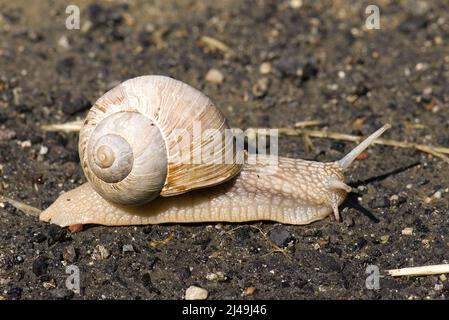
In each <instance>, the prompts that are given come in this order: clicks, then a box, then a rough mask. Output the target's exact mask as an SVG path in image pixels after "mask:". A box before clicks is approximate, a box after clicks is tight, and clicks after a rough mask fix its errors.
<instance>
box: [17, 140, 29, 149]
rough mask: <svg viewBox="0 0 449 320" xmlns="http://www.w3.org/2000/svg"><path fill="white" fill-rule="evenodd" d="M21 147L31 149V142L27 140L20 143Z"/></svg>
mask: <svg viewBox="0 0 449 320" xmlns="http://www.w3.org/2000/svg"><path fill="white" fill-rule="evenodd" d="M19 143H20V146H21V147H22V148H29V147H31V141H30V140H25V141H20V142H19Z"/></svg>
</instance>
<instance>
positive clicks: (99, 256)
mask: <svg viewBox="0 0 449 320" xmlns="http://www.w3.org/2000/svg"><path fill="white" fill-rule="evenodd" d="M131 248H132V246H131ZM124 252H125V251H124ZM110 255H111V253H110V252H109V250H108V249H106V248H105V247H104V246H103V245H101V244H99V245H97V246H96V247H95V249H94V253H93V254H92V259H94V260H105V259H107V258H109V256H110Z"/></svg>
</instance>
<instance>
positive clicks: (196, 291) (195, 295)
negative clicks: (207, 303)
mask: <svg viewBox="0 0 449 320" xmlns="http://www.w3.org/2000/svg"><path fill="white" fill-rule="evenodd" d="M208 295H209V292H208V291H207V290H206V289H203V288H200V287H197V286H190V287H188V288H187V290H186V295H185V299H186V300H206V299H207V297H208Z"/></svg>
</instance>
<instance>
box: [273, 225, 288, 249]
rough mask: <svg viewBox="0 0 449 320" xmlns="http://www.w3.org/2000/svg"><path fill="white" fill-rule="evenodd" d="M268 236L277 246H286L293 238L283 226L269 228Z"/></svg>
mask: <svg viewBox="0 0 449 320" xmlns="http://www.w3.org/2000/svg"><path fill="white" fill-rule="evenodd" d="M268 237H269V238H270V240H271V241H273V242H274V243H275V244H276V245H277V246H279V247H284V246H286V245H287V244H288V242H289V241H290V240H292V239H293V237H292V235H291V234H290V232H288V231H287V229H286V228H285V227H284V226H276V227H274V228H273V229H271V230H270V233H269V236H268Z"/></svg>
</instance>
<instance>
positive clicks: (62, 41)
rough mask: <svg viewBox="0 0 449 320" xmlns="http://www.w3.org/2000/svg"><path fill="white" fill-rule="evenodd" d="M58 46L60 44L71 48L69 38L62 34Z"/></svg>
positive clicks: (62, 46)
mask: <svg viewBox="0 0 449 320" xmlns="http://www.w3.org/2000/svg"><path fill="white" fill-rule="evenodd" d="M58 46H60V47H61V48H63V49H65V50H69V49H70V44H69V39H68V38H67V37H66V36H62V37H61V38H59V40H58Z"/></svg>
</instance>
